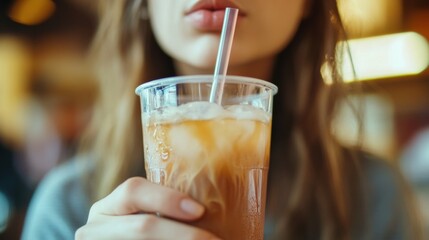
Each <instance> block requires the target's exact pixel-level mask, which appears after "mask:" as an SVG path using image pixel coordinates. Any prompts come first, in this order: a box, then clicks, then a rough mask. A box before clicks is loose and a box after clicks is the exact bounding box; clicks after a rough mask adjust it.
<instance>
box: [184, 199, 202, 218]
mask: <svg viewBox="0 0 429 240" xmlns="http://www.w3.org/2000/svg"><path fill="white" fill-rule="evenodd" d="M180 207H181V208H182V210H183V211H184V212H186V213H187V214H190V215H193V216H196V217H197V216H201V215H202V214H203V212H204V207H203V206H201V205H200V204H198V203H196V202H195V201H193V200H191V199H188V198H184V199H182V201H181V202H180Z"/></svg>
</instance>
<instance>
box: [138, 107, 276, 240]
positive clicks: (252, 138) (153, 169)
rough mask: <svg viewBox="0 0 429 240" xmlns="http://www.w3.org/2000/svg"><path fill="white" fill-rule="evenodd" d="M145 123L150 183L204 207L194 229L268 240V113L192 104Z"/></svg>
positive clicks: (168, 110) (161, 113) (225, 236)
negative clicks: (265, 233)
mask: <svg viewBox="0 0 429 240" xmlns="http://www.w3.org/2000/svg"><path fill="white" fill-rule="evenodd" d="M142 119H143V122H144V124H143V126H144V127H143V136H144V141H145V147H146V149H145V161H146V171H147V175H148V178H149V180H151V181H153V182H156V183H159V184H162V185H165V186H168V187H172V188H174V189H177V190H179V191H182V192H185V193H187V194H189V195H191V196H192V197H194V198H195V199H196V200H198V201H199V202H200V203H202V204H204V206H205V207H206V213H205V215H204V216H203V218H202V219H201V220H199V221H197V222H195V223H192V224H193V225H195V226H198V227H202V228H204V229H207V230H209V231H211V232H213V233H215V234H217V235H218V236H219V237H221V238H223V239H246V240H254V239H255V240H256V239H258V240H260V239H263V222H264V214H265V195H266V180H267V173H268V161H269V146H270V135H271V116H270V115H269V114H268V113H266V112H264V111H262V110H259V109H257V108H255V107H252V106H249V105H237V106H229V107H225V108H223V107H221V106H219V105H217V104H214V103H208V102H193V103H188V104H184V105H181V106H179V107H171V108H165V109H162V110H161V111H159V112H156V113H154V114H151V115H149V116H147V115H145V116H143V118H142Z"/></svg>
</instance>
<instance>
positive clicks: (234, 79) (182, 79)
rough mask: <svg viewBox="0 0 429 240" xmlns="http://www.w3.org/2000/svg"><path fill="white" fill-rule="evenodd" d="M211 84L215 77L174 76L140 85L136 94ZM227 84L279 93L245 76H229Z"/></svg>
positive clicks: (257, 80)
mask: <svg viewBox="0 0 429 240" xmlns="http://www.w3.org/2000/svg"><path fill="white" fill-rule="evenodd" d="M197 82H202V83H211V82H213V75H182V76H173V77H165V78H160V79H156V80H152V81H149V82H146V83H143V84H140V85H139V86H138V87H137V88H136V89H135V93H136V94H137V95H140V93H141V92H142V91H143V90H146V89H149V88H154V87H160V86H166V85H171V84H177V83H197ZM225 82H226V83H249V84H255V85H259V86H262V87H265V88H269V89H270V90H271V91H272V94H273V95H275V94H276V93H277V92H278V87H277V86H276V85H274V84H273V83H271V82H268V81H265V80H262V79H258V78H252V77H244V76H236V75H227V76H226V80H225Z"/></svg>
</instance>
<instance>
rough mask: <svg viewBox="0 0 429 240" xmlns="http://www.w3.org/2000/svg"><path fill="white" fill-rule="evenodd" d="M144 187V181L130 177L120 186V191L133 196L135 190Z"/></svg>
mask: <svg viewBox="0 0 429 240" xmlns="http://www.w3.org/2000/svg"><path fill="white" fill-rule="evenodd" d="M142 185H144V180H143V179H142V178H140V177H132V178H129V179H127V180H125V182H124V183H123V184H122V190H123V191H124V192H125V194H133V193H135V192H136V190H137V189H139V188H141V187H142Z"/></svg>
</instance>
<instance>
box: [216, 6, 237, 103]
mask: <svg viewBox="0 0 429 240" xmlns="http://www.w3.org/2000/svg"><path fill="white" fill-rule="evenodd" d="M237 17H238V9H236V8H226V11H225V18H224V20H223V26H222V33H221V37H220V43H219V50H218V53H217V59H216V67H215V71H214V76H213V85H212V89H211V92H210V102H213V103H217V104H219V105H220V104H221V101H222V94H223V86H224V84H225V78H226V73H227V69H228V64H229V56H230V54H231V46H232V41H233V38H234V32H235V25H236V23H237Z"/></svg>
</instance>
